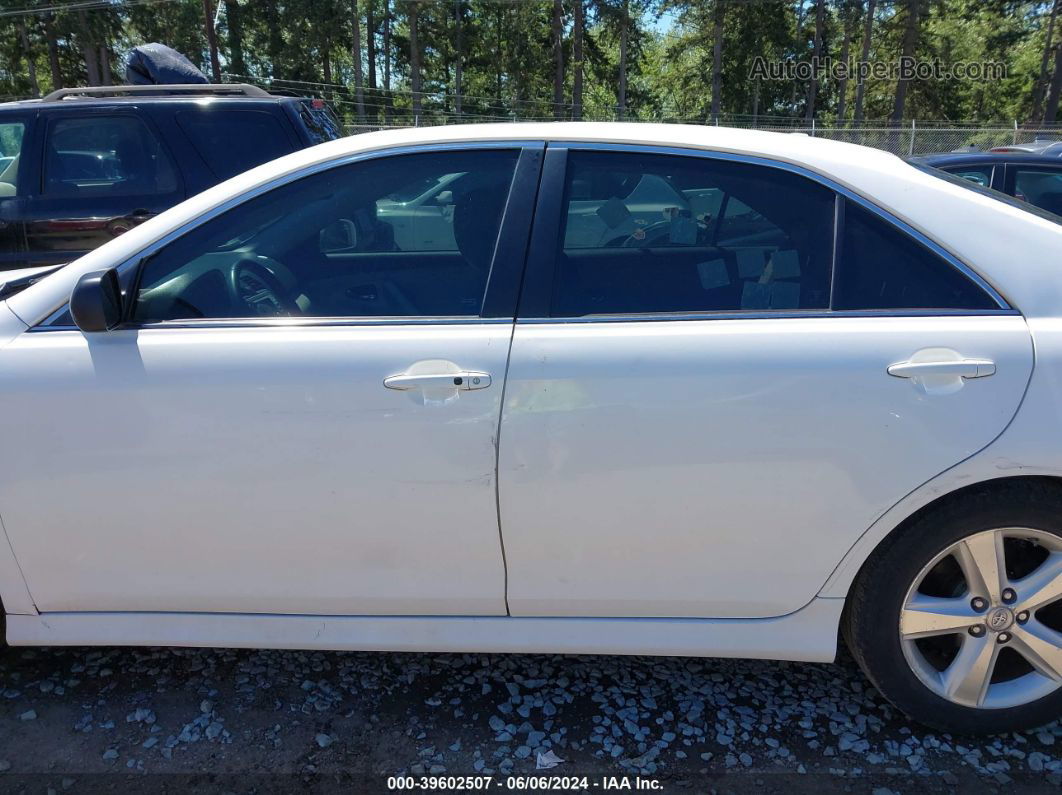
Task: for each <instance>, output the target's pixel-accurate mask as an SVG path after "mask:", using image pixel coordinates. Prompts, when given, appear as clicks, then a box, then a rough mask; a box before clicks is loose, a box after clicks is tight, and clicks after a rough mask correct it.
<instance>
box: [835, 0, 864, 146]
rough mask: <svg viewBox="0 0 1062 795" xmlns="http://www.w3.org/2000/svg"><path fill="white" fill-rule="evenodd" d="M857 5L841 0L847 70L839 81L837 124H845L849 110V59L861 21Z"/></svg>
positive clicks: (847, 0)
mask: <svg viewBox="0 0 1062 795" xmlns="http://www.w3.org/2000/svg"><path fill="white" fill-rule="evenodd" d="M857 10H858V9H857V7H856V4H855V3H854V2H853V1H852V0H841V21H842V23H843V24H844V33H843V38H842V39H841V64H842V66H843V67H844V69H845V70H846V71H845V72H843V73H842V74H841V77H840V79H839V80H838V81H837V124H838V125H843V124H844V123H845V113H846V111H847V110H848V72H847V69H848V67H849V63H848V58H849V56H850V55H851V52H850V48H851V45H852V35H853V34H854V32H855V31H854V28H855V25H856V23H857V22H858V21H859V18H858V16H857V15H856V14H857Z"/></svg>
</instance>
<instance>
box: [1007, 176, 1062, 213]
mask: <svg viewBox="0 0 1062 795" xmlns="http://www.w3.org/2000/svg"><path fill="white" fill-rule="evenodd" d="M1014 196H1015V197H1016V198H1018V199H1021V200H1022V201H1027V202H1029V204H1035V205H1036V206H1037V207H1040V208H1042V209H1044V210H1047V211H1048V212H1049V213H1054V214H1055V215H1062V170H1060V169H1052V168H1036V169H1032V168H1022V169H1016V170H1015V174H1014Z"/></svg>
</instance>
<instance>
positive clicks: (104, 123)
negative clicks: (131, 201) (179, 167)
mask: <svg viewBox="0 0 1062 795" xmlns="http://www.w3.org/2000/svg"><path fill="white" fill-rule="evenodd" d="M176 190H177V175H176V171H175V170H174V168H173V163H172V162H171V161H170V158H169V156H168V155H167V154H166V152H165V150H164V149H163V148H162V145H161V144H160V143H159V141H158V139H157V138H156V137H155V135H154V134H153V133H152V132H151V131H150V130H149V129H148V127H147V125H145V124H144V122H143V121H142V120H140V119H138V118H136V117H134V116H86V117H80V118H67V119H59V120H57V121H54V122H53V123H52V124H51V126H50V129H49V131H48V139H47V142H46V145H45V151H44V188H43V192H44V194H45V195H47V196H66V197H93V198H98V197H107V196H134V195H135V196H144V195H154V194H167V193H173V192H174V191H176Z"/></svg>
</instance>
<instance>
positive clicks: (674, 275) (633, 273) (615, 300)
mask: <svg viewBox="0 0 1062 795" xmlns="http://www.w3.org/2000/svg"><path fill="white" fill-rule="evenodd" d="M567 183H568V184H567V187H566V196H565V202H564V210H563V219H562V220H563V224H564V228H563V234H562V236H561V241H560V244H559V246H558V251H557V253H556V267H555V279H554V294H553V305H552V314H553V316H555V317H567V316H581V315H595V314H597V315H600V314H637V313H683V312H685V313H689V312H725V311H742V310H783V311H784V310H796V309H825V308H826V307H828V306H829V273H830V264H831V259H832V250H833V215H834V194H833V192H832V191H831V190H829V189H828V188H825V187H823V186H821V185H818V184H816V183H814V182H812V181H811V180H808V179H806V178H805V177H802V176H799V175H796V174H792V173H789V172H787V171H784V170H781V169H775V168H768V167H764V166H758V165H750V164H744V163H733V162H726V161H722V160H714V159H709V158H696V157H683V156H673V155H657V154H635V153H600V152H575V153H573V154H572V155H571V156H570V159H569V165H568V171H567Z"/></svg>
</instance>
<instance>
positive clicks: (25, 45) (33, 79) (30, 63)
mask: <svg viewBox="0 0 1062 795" xmlns="http://www.w3.org/2000/svg"><path fill="white" fill-rule="evenodd" d="M16 25H17V27H18V37H19V43H20V44H21V46H22V55H23V57H24V58H25V59H26V75H27V76H28V77H29V83H30V91H31V92H32V94H33V96H35V97H39V96H40V95H41V87H40V85H39V84H38V83H37V65H36V63H35V61H34V54H33V50H32V49H31V48H30V39H29V34H28V33H26V20H25V18H24V17H18V22H17V23H16Z"/></svg>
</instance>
